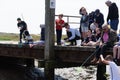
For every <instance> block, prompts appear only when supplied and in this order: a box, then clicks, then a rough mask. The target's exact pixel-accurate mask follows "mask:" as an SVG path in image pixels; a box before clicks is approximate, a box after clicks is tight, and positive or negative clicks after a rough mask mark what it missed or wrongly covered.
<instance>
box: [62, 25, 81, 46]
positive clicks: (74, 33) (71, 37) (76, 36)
mask: <svg viewBox="0 0 120 80" xmlns="http://www.w3.org/2000/svg"><path fill="white" fill-rule="evenodd" d="M64 27H65V28H66V32H67V38H65V39H64V40H65V41H66V42H70V45H71V46H73V45H77V43H76V40H80V37H81V35H80V32H79V30H77V29H73V28H70V25H69V24H68V23H65V24H64Z"/></svg>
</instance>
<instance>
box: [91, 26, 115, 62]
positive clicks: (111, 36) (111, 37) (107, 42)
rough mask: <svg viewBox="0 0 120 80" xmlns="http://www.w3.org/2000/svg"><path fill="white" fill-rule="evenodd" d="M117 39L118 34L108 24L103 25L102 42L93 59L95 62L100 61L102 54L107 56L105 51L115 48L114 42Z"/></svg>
mask: <svg viewBox="0 0 120 80" xmlns="http://www.w3.org/2000/svg"><path fill="white" fill-rule="evenodd" d="M116 41H117V34H116V32H115V31H114V30H112V29H110V27H109V25H108V24H104V25H103V26H102V34H101V42H100V44H99V45H98V46H97V48H96V50H95V52H94V54H95V58H94V59H93V60H92V61H91V62H93V63H96V62H97V63H99V58H100V54H102V55H103V56H105V55H106V54H105V51H106V50H108V49H109V48H113V46H114V43H115V42H116Z"/></svg>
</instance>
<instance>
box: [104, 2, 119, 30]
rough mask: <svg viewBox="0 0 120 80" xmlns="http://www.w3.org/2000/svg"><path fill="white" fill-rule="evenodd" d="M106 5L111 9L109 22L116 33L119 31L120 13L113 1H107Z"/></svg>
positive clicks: (108, 17)
mask: <svg viewBox="0 0 120 80" xmlns="http://www.w3.org/2000/svg"><path fill="white" fill-rule="evenodd" d="M105 4H106V5H107V6H108V7H109V10H108V16H107V22H108V23H109V24H110V26H111V28H112V29H113V30H115V31H117V29H118V24H119V11H118V7H117V5H116V3H114V2H113V3H112V2H111V1H109V0H108V1H106V2H105Z"/></svg>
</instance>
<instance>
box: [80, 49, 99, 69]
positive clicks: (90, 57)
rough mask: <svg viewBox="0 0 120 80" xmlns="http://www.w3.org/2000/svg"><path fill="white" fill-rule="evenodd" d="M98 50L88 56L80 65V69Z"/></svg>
mask: <svg viewBox="0 0 120 80" xmlns="http://www.w3.org/2000/svg"><path fill="white" fill-rule="evenodd" d="M98 49H99V48H97V50H95V52H93V53H92V54H91V55H90V56H88V58H87V59H86V60H85V61H84V62H83V63H82V65H81V66H80V67H82V66H83V65H84V64H85V63H86V62H87V61H88V60H89V59H90V58H91V57H92V56H93V55H94V54H95V53H96V51H98Z"/></svg>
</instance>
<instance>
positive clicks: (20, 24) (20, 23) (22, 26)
mask: <svg viewBox="0 0 120 80" xmlns="http://www.w3.org/2000/svg"><path fill="white" fill-rule="evenodd" d="M17 21H18V23H17V26H18V28H19V30H20V34H19V36H20V39H19V41H20V42H19V43H22V35H23V32H24V31H25V30H27V24H26V22H24V21H22V20H21V18H17ZM23 36H24V35H23ZM24 38H25V36H24Z"/></svg>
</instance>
